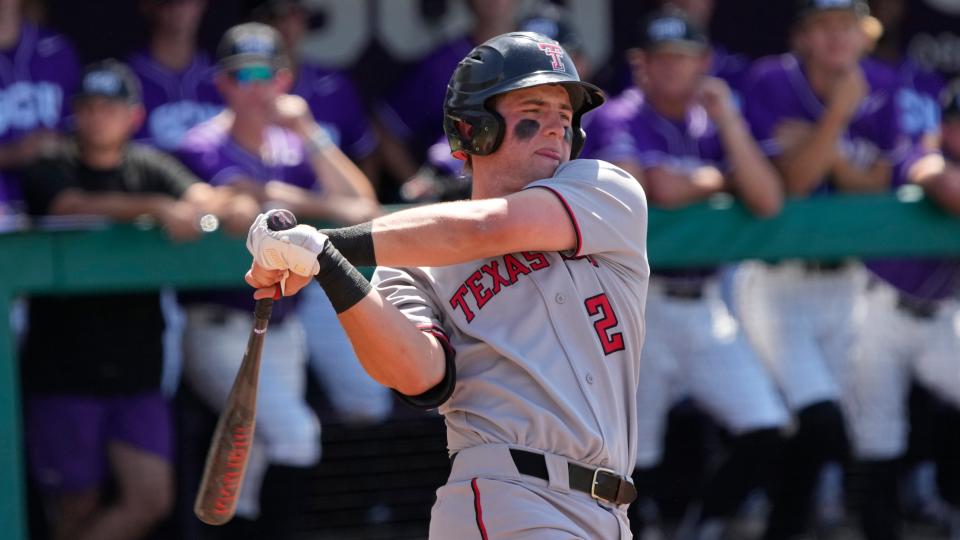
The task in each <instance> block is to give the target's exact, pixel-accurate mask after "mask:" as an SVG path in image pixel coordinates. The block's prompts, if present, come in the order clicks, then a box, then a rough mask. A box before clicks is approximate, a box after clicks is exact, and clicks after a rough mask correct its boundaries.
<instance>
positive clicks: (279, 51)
mask: <svg viewBox="0 0 960 540" xmlns="http://www.w3.org/2000/svg"><path fill="white" fill-rule="evenodd" d="M287 64H288V60H287V54H286V52H285V51H284V48H283V41H282V40H281V38H280V34H279V33H277V31H276V30H274V29H273V28H272V27H270V26H268V25H266V24H263V23H257V22H251V23H244V24H239V25H237V26H234V27H233V28H230V29H229V30H227V32H226V33H225V34H224V35H223V38H222V39H221V40H220V45H219V46H217V67H218V68H219V69H221V70H224V71H231V70H236V69H239V68H243V67H252V66H261V67H269V68H271V69H279V68H282V67H286V66H287Z"/></svg>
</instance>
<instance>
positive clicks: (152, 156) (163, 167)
mask: <svg viewBox="0 0 960 540" xmlns="http://www.w3.org/2000/svg"><path fill="white" fill-rule="evenodd" d="M131 153H132V154H133V155H135V156H136V159H137V160H138V161H139V162H140V166H141V167H142V168H143V171H144V180H145V186H144V187H145V191H149V192H152V193H165V194H167V195H170V196H171V197H175V198H177V199H179V198H181V197H183V194H184V193H186V191H187V189H188V188H189V187H190V185H191V184H194V183H196V182H200V179H199V178H197V176H196V175H195V174H193V173H192V172H190V170H189V169H187V168H186V167H184V166H183V165H182V164H181V163H180V162H178V161H177V160H176V159H174V158H173V157H172V156H170V155H167V154H165V153H163V152H160V151H158V150H154V149H153V148H149V147H146V146H139V145H133V146H131Z"/></svg>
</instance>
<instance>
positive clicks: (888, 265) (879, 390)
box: [846, 89, 960, 540]
mask: <svg viewBox="0 0 960 540" xmlns="http://www.w3.org/2000/svg"><path fill="white" fill-rule="evenodd" d="M943 123H944V126H946V127H945V129H944V133H945V134H950V132H951V130H953V133H952V136H953V139H954V140H953V143H954V144H956V143H957V142H958V141H957V136H956V132H957V131H958V127H957V126H960V92H958V90H956V89H955V90H953V92H950V93H946V94H945V96H944V108H943ZM958 149H960V148H955V149H954V150H953V151H956V150H958ZM945 150H946V152H947V156H948V157H949V158H951V159H954V160H955V159H956V158H957V157H958V156H957V155H956V154H951V153H950V149H949V148H948V147H947V146H946V145H945ZM924 168H926V170H924V171H923V172H919V169H924ZM913 169H915V170H918V173H917V174H915V175H913V177H912V178H909V179H907V180H908V181H913V182H916V183H919V185H921V186H922V187H923V188H924V191H925V192H926V193H927V195H928V196H929V197H930V198H932V199H933V200H934V201H935V202H937V203H939V204H940V205H941V206H943V207H944V208H946V209H948V210H950V211H951V212H953V213H960V162H957V161H954V162H953V163H952V164H951V165H950V166H949V168H947V167H945V166H944V164H943V157H942V156H941V155H940V154H938V153H932V154H929V155H927V156H926V157H924V158H922V160H920V161H917V162H916V164H915V165H914V166H913ZM867 267H868V268H869V269H870V270H871V272H872V275H873V276H874V278H875V279H874V280H873V281H872V282H871V284H870V287H869V288H868V290H867V292H866V294H865V295H864V296H863V298H862V299H861V305H860V306H858V309H857V313H858V314H859V315H860V316H859V318H858V320H857V325H856V330H857V340H856V347H855V349H854V354H853V355H852V360H851V376H850V382H849V387H850V389H851V392H850V393H849V394H848V399H847V400H846V402H847V408H848V416H849V421H850V426H851V438H852V442H853V450H854V453H855V456H856V457H857V458H859V459H860V460H861V461H862V462H863V471H864V480H865V486H864V489H863V496H864V506H863V510H862V511H861V522H862V525H863V532H864V534H865V535H866V537H867V539H868V540H881V539H898V538H901V537H902V536H901V531H900V527H899V525H900V523H899V519H898V512H897V506H898V497H897V465H898V460H899V458H901V457H903V455H904V453H905V452H906V449H907V434H908V431H909V426H908V418H907V391H908V389H909V386H910V381H911V378H913V379H915V380H916V381H917V382H918V383H919V384H921V385H922V386H924V387H925V388H927V389H928V390H929V391H930V392H931V393H933V394H934V395H935V396H937V397H939V398H940V399H942V400H943V401H944V402H946V403H947V404H949V406H950V407H952V408H953V409H955V410H956V409H960V357H958V356H957V352H958V351H960V303H958V301H957V293H958V292H960V261H958V260H957V259H951V260H943V259H922V258H920V259H909V260H885V261H869V262H868V263H867ZM940 430H942V431H946V432H950V431H952V432H954V433H957V432H960V426H958V425H957V423H956V422H953V423H950V424H947V425H941V426H940ZM949 460H950V462H948V463H945V464H944V467H942V468H941V470H940V471H939V472H940V473H941V474H942V475H943V479H944V480H945V481H942V482H941V485H942V486H943V487H944V493H943V495H944V496H945V498H947V500H948V501H949V502H951V503H952V505H953V507H954V508H953V515H952V516H951V518H952V521H953V522H954V523H953V528H954V529H953V535H954V536H951V539H953V538H960V476H958V475H957V473H958V470H957V468H956V455H953V456H949Z"/></svg>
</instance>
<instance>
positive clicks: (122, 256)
mask: <svg viewBox="0 0 960 540" xmlns="http://www.w3.org/2000/svg"><path fill="white" fill-rule="evenodd" d="M649 223H650V224H649V236H648V238H649V256H650V260H651V261H652V262H655V263H656V264H657V265H658V266H660V267H670V266H672V267H686V266H698V265H701V266H702V265H708V264H715V263H723V262H729V261H737V260H743V259H764V260H778V259H784V258H803V259H818V260H831V259H838V258H842V257H886V256H905V257H920V256H935V255H946V256H958V257H960V219H958V218H955V217H952V216H949V215H947V214H946V213H945V212H943V211H941V210H940V209H938V208H936V207H935V206H934V205H933V204H932V203H931V202H930V201H928V200H926V199H924V198H923V196H922V193H921V192H920V191H919V190H918V189H916V188H915V187H913V186H908V187H907V188H904V189H902V190H901V191H900V192H899V193H897V194H896V195H895V196H888V195H871V196H836V197H832V198H824V199H816V200H795V201H788V202H787V204H786V205H785V206H784V208H783V211H782V212H781V213H780V214H779V215H778V216H776V217H774V218H770V219H762V220H761V219H756V218H754V217H753V216H751V215H750V214H749V213H748V212H747V211H745V210H744V209H743V207H741V206H740V205H739V204H737V203H734V202H732V201H731V200H730V199H729V198H725V197H720V198H716V199H714V200H712V201H711V202H709V203H706V204H700V205H696V206H692V207H688V208H684V209H680V210H670V211H665V210H652V211H651V213H650V222H649ZM249 261H250V258H249V255H248V254H247V253H246V250H245V249H244V247H243V242H242V240H241V239H238V238H235V237H229V236H227V235H225V234H222V233H219V232H215V233H211V234H207V235H205V236H204V237H203V238H201V239H199V240H197V241H195V242H189V243H184V244H173V243H170V242H169V241H168V240H167V239H166V238H165V237H164V235H163V233H162V232H161V231H159V230H157V229H153V228H148V227H143V226H136V225H115V226H102V227H99V228H96V229H95V230H57V231H40V230H33V231H21V232H8V233H4V234H0V531H2V532H0V535H2V536H3V537H4V538H8V539H10V540H27V518H26V502H25V484H24V474H25V469H24V467H23V458H24V457H23V446H22V445H23V442H22V432H21V416H20V415H21V408H20V394H19V389H18V380H19V376H18V367H17V362H16V351H15V346H14V337H13V335H12V331H11V323H10V306H11V302H12V300H13V299H14V298H15V297H17V296H20V295H29V294H31V293H39V292H44V293H51V292H56V293H72V292H77V293H79V292H100V291H103V292H106V291H123V290H149V289H157V288H160V287H162V286H172V287H176V288H182V289H190V288H212V287H225V286H235V285H237V284H240V283H242V276H243V273H244V271H245V270H246V268H247V267H248V266H249ZM93 315H94V314H91V316H93ZM109 331H110V329H109V328H104V333H105V335H107V336H109Z"/></svg>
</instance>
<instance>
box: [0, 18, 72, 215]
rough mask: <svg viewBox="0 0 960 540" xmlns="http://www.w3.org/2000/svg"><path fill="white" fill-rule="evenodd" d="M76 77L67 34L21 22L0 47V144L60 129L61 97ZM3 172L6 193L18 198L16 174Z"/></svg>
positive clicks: (62, 115)
mask: <svg viewBox="0 0 960 540" xmlns="http://www.w3.org/2000/svg"><path fill="white" fill-rule="evenodd" d="M79 82H80V65H79V63H78V61H77V56H76V53H75V52H74V50H73V47H72V46H71V45H70V43H69V42H68V41H67V39H66V38H64V37H63V36H61V35H59V34H54V33H52V32H48V31H46V30H44V29H41V28H38V27H37V26H34V25H33V24H31V23H29V22H23V23H22V24H21V25H20V39H19V41H17V43H16V44H15V45H14V46H13V47H11V48H10V49H7V50H4V51H0V144H11V143H14V142H16V141H17V140H18V139H20V138H21V137H23V136H24V135H26V134H27V133H30V132H31V131H34V130H37V129H48V130H58V131H59V130H63V129H64V128H65V127H66V126H65V119H66V117H67V116H68V113H69V107H67V99H68V98H69V97H70V96H71V95H73V92H74V91H75V90H76V88H77V85H78V84H79ZM3 173H4V174H3V176H2V177H0V182H4V183H5V184H6V186H5V189H6V191H7V197H8V199H9V200H11V201H18V200H20V199H21V197H20V193H21V191H20V186H19V184H18V183H17V182H18V178H17V175H15V174H13V173H12V172H11V171H3Z"/></svg>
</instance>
